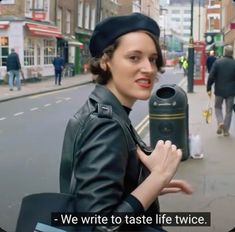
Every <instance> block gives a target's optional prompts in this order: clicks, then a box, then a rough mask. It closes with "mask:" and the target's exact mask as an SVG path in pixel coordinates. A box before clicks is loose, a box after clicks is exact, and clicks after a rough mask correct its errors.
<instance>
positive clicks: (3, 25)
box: [0, 21, 10, 29]
mask: <svg viewBox="0 0 235 232" xmlns="http://www.w3.org/2000/svg"><path fill="white" fill-rule="evenodd" d="M9 25H10V22H9V21H0V29H7V28H8V27H9Z"/></svg>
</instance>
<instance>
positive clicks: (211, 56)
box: [206, 50, 216, 73]
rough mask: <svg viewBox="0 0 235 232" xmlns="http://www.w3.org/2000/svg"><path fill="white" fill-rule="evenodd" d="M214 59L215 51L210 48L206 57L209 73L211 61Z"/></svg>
mask: <svg viewBox="0 0 235 232" xmlns="http://www.w3.org/2000/svg"><path fill="white" fill-rule="evenodd" d="M215 61H216V57H215V52H214V51H213V50H211V51H210V52H209V56H208V57H207V59H206V68H207V72H208V73H210V71H211V67H212V65H213V63H214V62H215Z"/></svg>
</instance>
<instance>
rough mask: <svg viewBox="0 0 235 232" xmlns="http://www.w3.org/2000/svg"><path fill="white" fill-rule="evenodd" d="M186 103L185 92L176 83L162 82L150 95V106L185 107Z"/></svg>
mask: <svg viewBox="0 0 235 232" xmlns="http://www.w3.org/2000/svg"><path fill="white" fill-rule="evenodd" d="M187 104H188V99H187V94H186V92H185V91H184V90H183V89H182V88H181V87H179V86H178V85H176V84H164V85H161V86H160V87H159V88H157V89H156V90H155V91H154V92H153V94H152V95H151V97H150V100H149V105H150V107H157V106H161V107H169V106H172V107H174V108H185V107H186V106H187Z"/></svg>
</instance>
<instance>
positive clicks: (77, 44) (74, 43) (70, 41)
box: [63, 36, 83, 49]
mask: <svg viewBox="0 0 235 232" xmlns="http://www.w3.org/2000/svg"><path fill="white" fill-rule="evenodd" d="M63 39H64V40H66V41H67V42H68V45H69V46H74V47H79V48H81V49H82V48H83V43H82V42H80V41H78V40H76V38H75V36H63Z"/></svg>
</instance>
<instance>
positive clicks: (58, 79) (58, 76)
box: [55, 70, 62, 85]
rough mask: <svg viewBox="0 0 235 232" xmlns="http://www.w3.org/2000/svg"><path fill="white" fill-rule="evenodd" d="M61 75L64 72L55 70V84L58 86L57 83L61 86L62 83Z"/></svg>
mask: <svg viewBox="0 0 235 232" xmlns="http://www.w3.org/2000/svg"><path fill="white" fill-rule="evenodd" d="M61 74H62V70H55V84H56V85H57V83H58V84H59V85H60V83H61Z"/></svg>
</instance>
